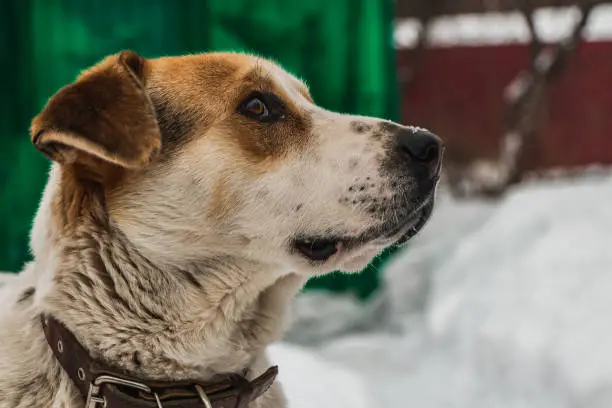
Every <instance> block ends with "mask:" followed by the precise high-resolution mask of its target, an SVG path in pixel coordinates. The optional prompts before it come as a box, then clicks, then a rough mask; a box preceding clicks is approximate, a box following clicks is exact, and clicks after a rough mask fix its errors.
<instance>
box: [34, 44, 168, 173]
mask: <svg viewBox="0 0 612 408" xmlns="http://www.w3.org/2000/svg"><path fill="white" fill-rule="evenodd" d="M147 72H148V66H147V60H145V59H144V58H142V57H141V56H139V55H137V54H135V53H133V52H131V51H123V52H121V53H120V54H118V55H114V56H111V57H108V58H107V59H105V60H104V61H102V62H101V63H100V64H98V65H96V66H94V67H93V68H92V69H90V70H88V71H86V72H85V73H84V74H83V75H81V76H80V77H79V78H78V79H77V81H76V82H75V83H73V84H71V85H68V86H66V87H65V88H63V89H61V90H60V91H59V92H58V93H57V94H55V95H54V96H53V97H51V99H50V100H49V102H48V103H47V105H46V106H45V108H44V109H43V111H42V112H41V113H40V114H39V115H38V116H37V117H36V118H34V120H33V121H32V126H31V129H30V134H31V136H32V142H33V143H34V145H35V146H36V147H37V148H38V150H40V151H41V152H43V153H44V154H45V155H46V156H47V157H49V158H50V159H52V160H54V161H56V162H58V163H62V164H66V163H75V162H77V161H81V159H85V158H86V157H83V156H82V155H89V156H93V157H97V158H99V159H102V160H105V161H107V162H110V163H114V164H116V165H119V166H121V167H125V168H142V167H143V166H145V165H146V164H147V163H149V162H150V160H151V159H152V158H153V157H154V156H155V154H156V153H157V152H158V151H159V150H160V148H161V134H160V130H159V126H158V124H157V119H156V116H155V110H154V108H153V105H152V104H151V101H150V99H149V97H148V96H147V94H146V92H145V89H144V83H145V80H146V75H147ZM83 161H85V160H83ZM89 162H91V160H89Z"/></svg>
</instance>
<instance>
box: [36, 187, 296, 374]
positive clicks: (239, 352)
mask: <svg viewBox="0 0 612 408" xmlns="http://www.w3.org/2000/svg"><path fill="white" fill-rule="evenodd" d="M56 187H57V186H56ZM47 190H48V191H46V192H45V197H44V199H43V204H42V207H41V209H40V211H39V214H38V216H37V220H36V225H35V230H34V237H33V239H36V237H37V236H38V237H44V239H45V242H46V244H47V245H46V246H44V245H40V243H39V245H38V248H37V247H36V245H33V247H34V252H35V262H36V264H37V266H38V267H37V269H44V272H41V273H40V274H41V282H44V281H45V280H46V281H47V284H46V285H45V286H46V287H45V288H41V289H43V290H42V291H41V293H39V294H38V296H39V297H41V300H42V304H43V312H44V313H49V314H51V315H53V316H54V317H55V318H57V319H58V320H60V321H61V322H62V323H64V324H65V325H66V326H67V328H68V329H69V330H70V331H71V332H73V333H74V335H75V336H76V338H77V339H78V340H79V342H80V343H81V344H82V345H83V346H84V347H85V348H86V349H87V350H88V351H89V353H90V354H91V356H92V358H94V359H97V360H100V361H103V362H104V363H106V364H108V365H110V366H113V367H117V368H119V369H121V370H124V371H125V372H126V373H129V374H130V375H133V376H138V377H141V378H147V379H173V380H180V379H196V378H197V379H201V380H208V379H209V378H211V377H213V376H214V375H216V374H219V373H231V372H241V371H243V370H244V369H245V368H248V367H249V366H251V365H252V364H253V363H254V360H256V359H257V358H258V357H259V356H260V355H261V354H262V353H263V351H264V349H265V347H266V346H267V345H268V344H269V343H270V342H272V341H274V340H276V339H277V338H278V337H279V336H280V334H281V331H282V327H283V320H284V319H283V318H284V311H285V310H286V309H287V307H288V303H289V302H290V299H291V297H292V296H293V295H294V294H295V293H296V292H297V290H299V288H300V287H301V285H302V284H303V283H304V279H303V278H302V277H299V276H297V275H293V274H289V275H287V274H285V275H282V274H280V273H275V272H274V271H269V270H266V266H265V265H260V264H255V263H253V262H250V261H247V260H245V259H241V258H239V257H230V256H218V257H207V258H206V259H201V260H197V261H192V262H190V263H188V264H183V265H167V264H164V265H161V264H158V263H154V262H152V261H151V260H150V259H149V258H147V257H146V256H144V255H143V254H142V253H141V252H140V251H139V250H138V249H137V248H136V247H135V246H134V245H133V244H132V243H131V242H129V240H128V239H127V238H126V237H125V235H123V234H122V233H121V231H120V230H119V229H118V228H117V227H116V226H115V225H113V223H112V221H111V220H110V219H109V218H108V216H106V212H105V210H104V208H103V204H102V203H101V202H98V201H96V200H95V199H93V198H92V197H87V198H86V199H85V198H81V199H80V200H81V202H84V201H87V210H86V211H83V208H81V209H80V210H79V211H78V212H79V214H80V215H79V219H78V222H77V223H76V224H74V226H73V227H72V228H63V229H62V230H59V229H58V228H59V226H60V225H64V226H65V223H66V221H65V218H66V214H65V211H66V209H65V207H64V206H62V205H59V204H57V203H58V202H61V197H62V191H61V189H58V188H52V189H50V188H48V189H47ZM51 190H54V191H51ZM72 200H75V198H74V197H73V198H72ZM64 204H65V203H64ZM45 206H47V207H45ZM58 208H59V209H60V211H58ZM60 216H61V217H64V218H63V219H58V218H57V217H60ZM41 228H42V231H41V230H40V229H41ZM37 249H38V250H37ZM42 275H45V276H44V277H43V276H42ZM37 292H38V288H37Z"/></svg>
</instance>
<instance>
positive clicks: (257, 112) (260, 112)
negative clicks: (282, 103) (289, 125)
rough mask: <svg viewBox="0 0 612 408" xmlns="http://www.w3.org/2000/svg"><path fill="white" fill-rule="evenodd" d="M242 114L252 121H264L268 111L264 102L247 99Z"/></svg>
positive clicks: (268, 113)
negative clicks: (249, 117)
mask: <svg viewBox="0 0 612 408" xmlns="http://www.w3.org/2000/svg"><path fill="white" fill-rule="evenodd" d="M242 112H243V113H244V114H245V115H247V116H251V117H252V118H253V119H265V118H267V117H269V116H270V110H269V109H268V107H267V106H266V104H265V103H264V101H262V100H261V99H259V98H257V97H253V98H251V99H247V100H246V101H245V103H244V104H243V107H242Z"/></svg>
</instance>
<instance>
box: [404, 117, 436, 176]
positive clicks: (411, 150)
mask: <svg viewBox="0 0 612 408" xmlns="http://www.w3.org/2000/svg"><path fill="white" fill-rule="evenodd" d="M396 137H397V144H398V151H399V154H400V156H401V157H402V159H403V160H404V161H408V162H409V163H410V165H411V166H415V167H418V168H421V169H426V170H428V171H429V173H432V174H433V173H436V172H438V171H439V169H440V163H441V161H442V152H443V150H444V144H443V142H442V139H440V138H439V137H438V136H437V135H435V134H433V133H432V132H430V131H428V130H425V129H419V128H410V127H408V128H401V129H400V130H399V131H398V132H397V134H396Z"/></svg>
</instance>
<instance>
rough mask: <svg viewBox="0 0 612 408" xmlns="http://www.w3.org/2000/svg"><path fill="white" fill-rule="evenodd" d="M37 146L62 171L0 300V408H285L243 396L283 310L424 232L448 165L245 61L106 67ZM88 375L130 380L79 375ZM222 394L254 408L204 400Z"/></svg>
mask: <svg viewBox="0 0 612 408" xmlns="http://www.w3.org/2000/svg"><path fill="white" fill-rule="evenodd" d="M30 132H31V140H32V142H33V144H34V146H35V147H36V148H37V149H38V150H39V151H40V152H42V153H43V154H44V155H46V156H47V157H48V158H50V159H51V160H52V162H53V164H52V166H51V170H50V174H49V179H48V183H47V185H46V187H45V190H44V193H43V197H42V201H41V204H40V207H39V210H38V212H37V214H36V217H35V220H34V225H33V229H32V233H31V241H30V245H31V252H32V255H33V261H31V262H30V263H28V264H26V265H25V267H24V269H23V271H22V272H21V273H20V275H19V276H18V278H16V279H14V280H13V281H11V282H9V283H7V284H6V285H4V286H3V288H2V289H0V290H1V291H2V299H3V307H2V308H1V310H0V408H26V407H27V408H52V407H53V408H58V407H64V408H76V407H84V406H87V407H88V408H100V407H106V406H108V407H110V408H112V407H113V404H111V403H110V402H109V399H110V396H106V397H105V396H104V395H105V394H104V393H105V392H108V393H109V394H108V395H111V394H110V393H111V391H112V390H115V391H116V390H119V389H121V390H122V391H121V392H122V393H123V394H121V395H122V398H135V399H134V401H136V399H138V401H140V402H138V404H141V405H138V404H137V403H136V402H134V403H133V404H128V403H126V404H125V405H121V406H151V407H162V406H164V407H179V406H180V407H182V406H196V405H193V404H192V402H193V398H192V399H185V400H181V399H180V398H179V400H178V401H177V400H175V399H173V398H178V397H176V395H178V394H181V392H183V391H181V392H178V391H177V392H173V393H172V392H171V393H166V394H172V395H165V394H164V395H162V393H161V391H160V392H157V391H151V390H153V388H154V385H150V384H152V383H155V384H161V382H163V381H166V382H181V384H182V385H181V387H183V390H186V389H187V387H190V385H189V384H194V385H193V387H194V388H195V389H194V390H193V393H192V394H193V395H191V394H190V396H185V398H191V397H194V398H199V400H201V405H199V406H202V407H209V408H210V407H223V408H226V407H234V406H236V407H241V408H242V407H249V408H283V407H285V406H286V401H285V398H284V396H283V393H282V390H281V387H280V385H279V383H278V381H274V382H272V383H271V385H270V382H271V381H273V377H274V373H273V372H272V374H270V375H267V377H266V379H265V381H264V380H261V381H260V383H258V384H259V385H253V384H254V381H255V380H254V379H255V378H257V376H260V375H261V374H262V373H264V372H271V371H270V370H268V371H266V369H268V367H269V362H268V360H267V357H266V346H267V345H268V344H270V343H271V342H274V341H276V340H278V339H279V338H280V337H281V335H282V331H283V327H284V326H285V321H286V314H287V313H286V310H287V309H288V307H289V304H290V302H291V299H292V297H293V296H294V295H295V294H296V293H298V292H299V290H300V289H301V288H302V286H303V285H304V283H305V282H306V281H307V280H308V279H309V278H311V277H313V276H316V275H322V274H326V273H329V272H331V271H335V270H341V271H345V272H355V271H360V270H361V269H363V268H364V267H365V266H367V264H368V263H369V261H370V260H371V259H372V258H373V257H375V256H376V255H377V254H378V253H379V252H380V251H381V250H383V249H384V248H386V247H389V246H391V245H402V244H403V243H405V242H406V241H407V240H409V239H410V238H411V237H412V236H414V235H415V234H416V233H417V232H418V231H419V230H420V229H421V228H423V226H424V225H425V223H426V222H427V220H428V219H429V217H430V215H431V212H432V209H433V206H434V196H435V190H436V186H437V182H438V179H439V174H440V167H441V160H442V154H443V143H442V141H441V140H440V139H439V138H438V137H437V136H436V135H434V134H433V133H431V132H429V131H427V130H425V129H422V128H417V127H407V126H402V125H399V124H396V123H393V122H390V121H387V120H382V119H377V118H370V117H363V116H353V115H347V114H341V113H335V112H331V111H328V110H325V109H323V108H321V107H319V106H317V105H316V104H315V102H314V101H313V99H312V97H311V95H310V94H309V91H308V88H307V87H306V85H305V84H304V83H303V82H302V81H301V80H299V79H297V78H296V77H294V76H293V75H291V74H289V73H288V72H286V71H285V70H283V69H282V68H281V67H280V66H279V65H277V64H276V63H274V62H272V61H269V60H267V59H264V58H260V57H257V56H253V55H247V54H240V53H207V54H199V55H189V56H180V57H163V58H157V59H146V58H144V57H142V56H140V55H138V54H136V53H134V52H132V51H123V52H121V53H119V54H115V55H112V56H109V57H107V58H105V59H104V60H102V61H101V62H100V63H98V64H97V65H95V66H93V67H92V68H90V69H88V70H86V71H84V72H83V73H82V74H81V75H80V76H79V77H78V79H77V80H76V81H75V82H74V83H72V84H70V85H68V86H66V87H65V88H63V89H61V90H60V91H59V92H58V93H57V94H55V95H54V96H53V97H51V99H50V100H49V101H48V103H47V105H46V106H45V107H44V109H43V110H42V112H41V113H40V114H39V115H38V116H36V117H35V118H34V119H33V121H32V126H31V129H30ZM50 318H51V319H52V321H51V323H50V320H49V319H50ZM79 353H80V354H79ZM62 356H64V357H62ZM81 357H82V358H83V359H85V360H87V361H89V359H91V361H93V362H95V364H93V363H92V364H93V365H94V366H95V365H96V364H98V365H100V364H101V365H103V366H104V367H106V368H108V370H114V371H113V373H117V372H118V373H121V374H117V375H116V376H113V375H115V374H113V375H105V376H99V377H95V378H94V377H91V378H90V375H93V374H91V373H94V371H95V370H94V369H93V368H92V369H91V370H90V368H89V366H87V367H85V366H83V367H79V368H78V371H75V372H71V370H72V369H73V368H74V367H72V365H75V364H77V363H79V361H78V360H79V359H80V358H81ZM106 368H105V370H106ZM281 369H282V367H281ZM75 370H76V368H75ZM102 371H104V370H102ZM272 371H274V370H272ZM96 372H97V371H96ZM105 372H106V371H105ZM122 376H123V377H122ZM121 378H123V379H124V380H121ZM126 378H129V379H132V380H134V379H135V381H132V383H129V384H127V385H126V380H125V379H126ZM228 378H231V379H232V380H231V381H230V382H229V383H227V381H229V380H227V379H228ZM270 378H272V380H270ZM219 379H222V380H223V381H226V383H224V384H226V385H224V386H227V387H229V388H227V389H228V390H229V389H230V388H231V387H234V386H235V382H236V381H238V382H239V383H240V384H246V385H244V387H243V388H249V387H250V388H249V389H250V390H251V391H252V392H251V394H250V397H249V398H246V397H244V395H243V394H240V396H238V397H236V398H235V399H233V400H231V401H232V402H231V404H230V402H228V401H229V400H227V401H225V402H223V401H221V402H219V401H218V400H215V398H216V397H215V395H216V394H215V393H216V392H217V390H218V389H220V388H222V386H219V385H218V383H216V384H217V385H215V386H214V387H209V388H210V389H209V391H208V392H203V387H205V386H200V385H197V384H207V383H209V382H211V381H212V382H214V381H221V380H219ZM79 381H80V382H82V384H79ZM105 381H106V382H107V383H106V384H105V383H104V382H105ZM134 382H135V383H137V385H138V384H140V386H141V387H140V388H138V386H134V385H133V384H134ZM249 382H253V383H249ZM263 382H265V383H266V384H265V387H264V386H260V385H261V383H263ZM196 383H197V384H196ZM130 384H131V385H130ZM147 384H149V385H147ZM172 384H174V383H172ZM185 384H187V385H185ZM227 384H229V385H227ZM173 386H174V385H173ZM113 387H114V388H113ZM160 387H161V385H160ZM176 387H179V386H178V385H177V386H176ZM215 387H216V388H215ZM236 387H237V386H236ZM241 387H242V385H241ZM258 387H259V388H263V389H259V390H258V392H257V393H256V394H257V395H253V394H254V391H253V390H254V389H256V388H258ZM268 387H269V388H268ZM130 388H135V389H132V390H130ZM238 388H239V387H238ZM231 389H232V390H233V388H231ZM147 390H148V391H147ZM132 391H133V392H132ZM162 391H163V390H162ZM196 391H197V393H196ZM185 392H186V393H187V391H185ZM224 392H225V391H224ZM228 392H229V391H228ZM232 392H233V391H232ZM236 392H237V391H236ZM240 392H242V391H240ZM135 393H136V394H138V393H140V394H139V395H136V394H135ZM84 394H87V395H84ZM181 395H182V394H181ZM236 395H238V394H236ZM215 401H216V402H215ZM147 404H148V405H147ZM190 404H192V405H190ZM115 406H120V405H116V404H115Z"/></svg>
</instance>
